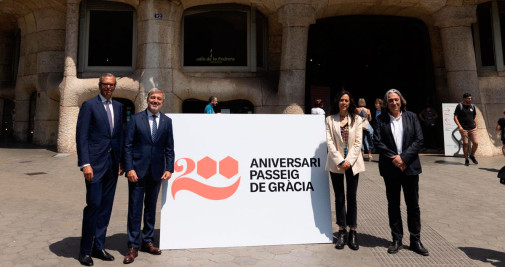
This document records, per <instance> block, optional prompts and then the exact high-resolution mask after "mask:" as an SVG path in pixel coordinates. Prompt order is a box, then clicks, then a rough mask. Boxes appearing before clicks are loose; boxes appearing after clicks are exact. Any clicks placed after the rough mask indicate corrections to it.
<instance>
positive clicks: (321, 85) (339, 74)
mask: <svg viewBox="0 0 505 267" xmlns="http://www.w3.org/2000/svg"><path fill="white" fill-rule="evenodd" d="M306 85H307V87H306V88H307V89H306V103H305V106H306V107H307V108H306V111H307V113H309V112H310V108H311V107H312V105H313V100H314V98H323V101H324V102H325V106H326V107H329V106H330V99H333V97H334V96H335V95H336V92H338V91H339V90H342V89H345V90H348V91H350V92H351V94H353V96H354V98H355V99H354V100H355V101H356V103H357V100H358V98H364V99H365V100H366V103H367V108H369V109H370V110H371V111H372V115H373V114H374V112H375V108H374V100H375V99H376V98H382V97H383V96H384V93H385V92H386V91H387V90H388V89H391V88H396V89H398V90H400V91H401V92H402V93H403V94H404V96H405V98H406V99H407V101H408V106H407V108H408V110H410V111H413V112H415V113H419V112H420V111H421V110H422V109H423V108H424V105H425V102H426V98H430V101H432V102H433V103H432V104H436V106H435V107H437V106H439V103H437V101H438V99H436V98H435V82H434V73H433V63H432V56H431V47H430V42H429V35H428V31H427V28H426V26H425V24H424V23H423V22H422V21H420V20H417V19H413V18H403V17H390V16H343V17H333V18H327V19H321V20H318V21H317V22H316V24H314V25H311V26H310V30H309V41H308V50H307V75H306ZM438 112H440V110H438Z"/></svg>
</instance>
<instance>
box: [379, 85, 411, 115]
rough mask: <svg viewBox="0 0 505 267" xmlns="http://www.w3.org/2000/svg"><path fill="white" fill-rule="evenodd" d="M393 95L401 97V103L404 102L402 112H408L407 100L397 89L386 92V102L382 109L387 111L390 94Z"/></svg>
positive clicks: (383, 103)
mask: <svg viewBox="0 0 505 267" xmlns="http://www.w3.org/2000/svg"><path fill="white" fill-rule="evenodd" d="M391 93H395V94H397V95H398V96H399V97H400V101H401V102H402V106H401V107H400V109H401V111H407V100H405V98H404V97H403V95H402V93H400V91H398V90H397V89H389V90H388V91H387V92H386V94H385V95H384V100H383V102H382V107H383V108H386V109H387V107H388V99H389V94H391Z"/></svg>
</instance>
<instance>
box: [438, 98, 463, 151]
mask: <svg viewBox="0 0 505 267" xmlns="http://www.w3.org/2000/svg"><path fill="white" fill-rule="evenodd" d="M457 105H458V104H457V103H442V116H443V117H442V119H443V122H444V150H445V155H446V156H461V155H463V143H462V142H461V134H460V133H459V130H458V125H457V124H456V122H455V121H454V110H455V109H456V106H457Z"/></svg>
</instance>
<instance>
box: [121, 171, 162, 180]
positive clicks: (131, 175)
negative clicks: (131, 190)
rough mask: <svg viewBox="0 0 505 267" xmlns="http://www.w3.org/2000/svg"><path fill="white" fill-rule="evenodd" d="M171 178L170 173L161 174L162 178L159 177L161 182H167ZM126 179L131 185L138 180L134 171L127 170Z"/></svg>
mask: <svg viewBox="0 0 505 267" xmlns="http://www.w3.org/2000/svg"><path fill="white" fill-rule="evenodd" d="M171 177H172V173H171V172H169V171H165V172H164V173H163V176H161V180H168V179H170V178H171ZM126 178H128V181H130V182H132V183H136V182H138V180H139V177H138V176H137V172H136V171H135V170H129V171H128V172H127V173H126Z"/></svg>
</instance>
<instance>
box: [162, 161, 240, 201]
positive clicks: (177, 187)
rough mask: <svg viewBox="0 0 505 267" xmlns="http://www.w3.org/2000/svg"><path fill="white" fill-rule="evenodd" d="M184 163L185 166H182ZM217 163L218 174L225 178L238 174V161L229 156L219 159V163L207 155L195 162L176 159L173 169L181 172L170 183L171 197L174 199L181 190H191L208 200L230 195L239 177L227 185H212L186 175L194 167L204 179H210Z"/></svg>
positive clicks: (215, 171) (220, 198)
mask: <svg viewBox="0 0 505 267" xmlns="http://www.w3.org/2000/svg"><path fill="white" fill-rule="evenodd" d="M183 163H186V164H183ZM184 165H185V166H186V168H184ZM218 165H219V174H221V175H222V176H223V177H225V178H227V179H231V178H233V177H234V176H235V175H237V174H238V161H236V160H235V159H234V158H232V157H230V156H228V157H226V158H224V159H222V160H221V161H219V164H217V162H216V161H215V160H213V159H211V158H209V157H204V158H203V159H201V160H199V161H198V162H197V163H196V164H195V161H193V160H192V159H190V158H181V159H178V160H177V161H176V162H175V166H174V167H175V168H174V169H175V172H176V173H179V172H182V174H180V175H179V176H177V177H176V178H175V179H174V182H173V183H172V198H173V199H175V194H176V193H177V192H179V191H181V190H187V191H190V192H193V193H195V194H197V195H199V196H201V197H204V198H206V199H210V200H222V199H226V198H229V197H230V196H232V195H233V194H234V193H235V192H236V191H237V188H238V186H239V184H240V177H239V178H238V179H237V181H235V182H234V183H233V184H231V185H229V186H227V187H214V186H210V185H207V184H204V183H201V182H199V181H197V180H195V179H193V178H190V177H187V176H186V175H188V174H191V173H192V172H193V171H194V170H195V167H196V173H197V174H198V175H199V176H201V177H203V178H204V179H206V180H210V178H212V177H215V175H216V173H218V170H217V169H218V168H217V167H218Z"/></svg>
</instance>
